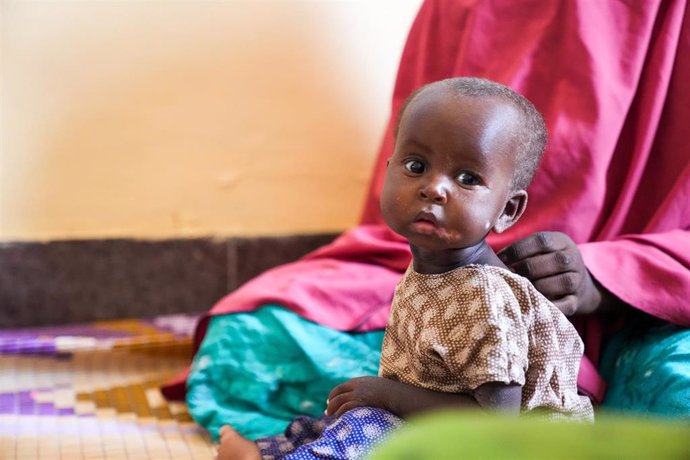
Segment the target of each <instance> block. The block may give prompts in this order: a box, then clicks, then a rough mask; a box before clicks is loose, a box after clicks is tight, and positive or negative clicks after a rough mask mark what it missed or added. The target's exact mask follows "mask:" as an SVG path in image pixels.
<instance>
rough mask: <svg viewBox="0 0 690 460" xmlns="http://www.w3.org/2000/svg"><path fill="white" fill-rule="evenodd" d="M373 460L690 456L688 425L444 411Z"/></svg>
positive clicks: (395, 437)
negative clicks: (582, 421) (518, 416)
mask: <svg viewBox="0 0 690 460" xmlns="http://www.w3.org/2000/svg"><path fill="white" fill-rule="evenodd" d="M368 458H369V460H445V459H448V460H451V459H491V460H547V459H548V460H612V459H639V460H643V459H644V460H647V459H655V460H662V459H663V460H672V459H678V460H687V459H688V458H690V428H689V427H688V425H687V424H682V423H678V422H675V423H670V422H662V421H658V420H644V419H636V418H627V417H625V418H624V417H615V418H611V417H604V416H602V417H599V418H598V419H597V421H596V422H595V423H576V422H559V423H554V422H552V421H549V420H546V419H543V418H536V417H530V416H525V417H520V418H517V417H506V416H503V417H501V416H500V415H496V414H493V415H488V414H479V413H468V412H442V413H437V414H431V415H427V416H425V417H420V418H418V419H415V420H411V421H410V422H409V423H406V424H405V425H404V426H403V427H402V428H401V429H400V430H398V431H396V432H394V433H393V434H392V435H391V436H390V438H388V439H387V440H386V441H384V442H383V443H382V444H381V445H380V446H378V447H376V448H374V450H373V452H372V453H371V455H370V456H369V457H368Z"/></svg>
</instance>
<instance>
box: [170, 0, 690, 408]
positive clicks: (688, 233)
mask: <svg viewBox="0 0 690 460" xmlns="http://www.w3.org/2000/svg"><path fill="white" fill-rule="evenodd" d="M689 16H690V11H688V6H687V1H686V0H674V1H661V0H647V1H645V2H637V1H632V0H631V1H623V0H618V1H616V0H602V1H590V0H572V1H563V2H556V1H553V2H544V1H542V0H522V1H520V2H515V1H513V0H496V1H492V2H486V1H479V0H464V1H461V0H428V1H425V2H424V4H423V5H422V7H421V9H420V11H419V13H418V16H417V18H416V20H415V22H414V24H413V26H412V29H411V31H410V34H409V37H408V41H407V44H406V46H405V49H404V51H403V55H402V59H401V63H400V69H399V72H398V77H397V81H396V85H395V90H394V95H393V103H392V113H393V116H392V117H391V119H390V122H389V125H388V128H387V132H386V135H385V137H384V142H383V144H382V146H381V150H380V152H379V156H378V159H377V162H376V165H375V168H374V174H373V177H372V180H371V186H370V190H369V194H368V197H367V200H366V202H365V209H364V214H363V218H362V225H360V226H358V227H356V228H355V229H353V230H352V231H350V232H347V233H345V234H344V235H343V236H341V237H340V238H339V239H338V240H336V241H335V242H334V243H333V244H331V245H329V246H326V247H324V248H321V249H319V250H318V251H316V252H314V253H312V254H310V255H309V256H307V257H305V258H304V259H302V260H300V261H298V262H295V263H293V264H288V265H284V266H282V267H278V268H276V269H274V270H270V271H268V272H266V273H265V274H263V275H261V276H259V277H257V278H256V279H254V280H253V281H251V282H249V283H247V284H246V285H244V286H242V287H241V288H240V289H238V290H237V291H235V292H233V293H231V294H230V295H228V296H227V297H225V298H224V299H222V300H221V301H220V302H219V303H218V304H217V305H216V306H215V307H213V309H212V310H211V312H210V314H211V315H217V314H225V313H230V312H238V311H250V310H252V309H255V308H257V307H259V306H261V305H263V304H266V303H279V304H282V305H285V306H287V307H288V308H291V309H293V310H294V311H296V312H298V313H299V314H300V315H302V316H304V317H305V318H308V319H310V320H313V321H316V322H318V323H321V324H324V325H327V326H330V327H333V328H335V329H339V330H356V331H364V330H371V329H375V328H382V327H384V325H385V321H386V317H387V314H388V306H389V302H390V299H391V297H392V293H393V289H394V286H395V284H396V283H397V281H398V280H399V278H400V276H401V274H402V271H403V270H404V268H405V267H406V265H407V263H408V262H409V249H408V248H407V245H406V244H405V242H404V241H402V240H401V239H400V238H399V237H397V236H396V235H394V234H393V233H392V232H390V231H388V230H387V229H386V228H385V227H383V226H382V225H383V222H382V220H381V216H380V213H379V207H378V197H379V194H380V191H381V186H382V180H383V171H384V169H385V162H386V160H387V158H388V157H389V156H390V155H391V152H392V148H393V136H392V131H393V127H394V125H395V121H396V114H397V112H398V110H399V108H400V106H401V104H402V102H403V101H404V100H405V98H406V97H407V96H408V95H409V94H410V93H411V92H412V91H414V90H415V89H416V88H418V87H420V86H421V85H423V84H425V83H428V82H431V81H434V80H439V79H442V78H447V77H450V76H458V75H471V76H481V77H485V78H489V79H492V80H496V81H499V82H501V83H504V84H506V85H508V86H510V87H512V88H514V89H516V90H517V91H519V92H521V93H522V94H524V95H525V96H526V97H527V98H529V99H530V100H531V101H532V102H533V103H534V104H535V105H536V106H537V108H539V109H540V111H541V112H542V113H543V114H544V117H545V119H546V121H547V125H548V128H549V131H550V141H549V145H548V147H547V151H546V153H545V155H544V159H543V161H542V164H541V166H540V169H539V171H538V173H537V175H536V177H535V179H534V182H533V183H532V185H531V186H530V188H529V204H528V207H527V211H526V213H525V215H524V216H523V218H522V219H521V220H520V222H519V223H518V224H517V225H516V226H515V227H514V228H512V229H510V230H509V231H508V232H506V233H504V234H501V235H491V236H490V239H489V241H490V243H491V244H492V246H493V247H494V248H496V249H500V248H502V247H504V246H506V245H508V244H510V243H511V242H513V241H515V240H516V239H519V238H522V237H525V236H527V235H529V234H531V233H533V232H537V231H543V230H549V231H562V232H565V233H567V234H568V235H570V236H571V237H572V238H573V240H575V241H576V242H577V243H578V244H579V246H580V249H581V251H582V254H583V257H584V260H585V263H586V265H587V267H588V269H589V270H590V272H591V273H592V275H593V276H594V277H595V278H596V279H597V280H598V281H599V282H600V283H601V284H602V285H603V286H605V287H606V288H607V289H609V290H610V291H611V292H612V293H614V294H615V295H616V296H618V297H619V298H621V299H623V300H624V301H626V302H627V303H628V304H630V305H632V306H633V307H635V308H638V309H640V310H642V311H645V312H647V313H649V314H651V315H653V316H656V317H659V318H661V319H664V320H667V321H670V322H673V323H676V324H680V325H686V326H688V325H690V301H689V300H688V299H690V146H689V145H688V143H687V141H686V140H685V136H684V134H685V135H687V131H690V125H688V123H689V120H690V89H688V86H687V82H688V81H690V19H689ZM576 323H577V325H578V326H579V330H580V331H581V333H582V335H583V338H584V340H585V346H586V351H585V353H586V355H587V357H588V358H589V359H585V360H583V363H582V366H581V370H580V376H579V377H580V378H579V380H578V383H579V385H580V387H581V389H582V390H583V391H585V392H586V393H589V394H590V395H592V396H593V397H594V399H595V400H600V399H601V397H602V395H603V391H604V384H603V382H602V381H601V379H600V378H599V376H598V374H597V372H596V367H595V365H596V364H597V362H598V355H599V349H600V345H601V341H602V334H603V329H602V328H601V327H600V323H599V319H598V318H597V317H596V316H592V317H590V318H578V320H577V321H576ZM206 324H207V319H205V320H202V322H201V323H200V326H199V328H198V331H197V343H198V342H199V341H200V340H201V338H202V337H203V334H204V332H205V327H206ZM178 389H179V387H178ZM168 390H170V388H169V389H168ZM166 394H167V395H169V396H173V395H174V394H175V393H174V392H172V391H168V392H167V393H166ZM177 395H178V396H179V393H178V394H177Z"/></svg>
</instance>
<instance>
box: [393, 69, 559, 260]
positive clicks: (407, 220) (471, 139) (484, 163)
mask: <svg viewBox="0 0 690 460" xmlns="http://www.w3.org/2000/svg"><path fill="white" fill-rule="evenodd" d="M395 136H396V139H395V150H394V153H393V157H392V158H391V159H390V160H389V167H388V170H387V172H386V180H385V182H384V187H383V191H382V195H381V211H382V214H383V217H384V219H385V220H386V222H387V223H388V225H389V226H390V227H391V228H392V229H393V230H394V231H396V232H397V233H399V234H401V235H403V236H405V237H406V238H408V240H410V243H411V244H413V245H419V246H424V245H426V246H428V247H429V248H434V247H435V248H439V249H442V248H456V247H469V246H472V245H474V244H476V243H477V242H479V241H481V240H482V239H483V238H484V237H485V236H486V235H487V233H488V232H489V231H491V230H494V231H496V232H502V231H504V230H506V229H507V228H509V227H510V226H512V225H513V224H514V223H515V222H517V220H518V219H519V218H520V216H521V215H522V213H523V211H524V209H525V206H526V203H527V192H526V191H525V189H526V188H527V186H528V185H529V183H530V181H531V180H532V177H533V176H534V173H535V171H536V168H537V166H538V164H539V160H540V158H541V155H542V153H543V151H544V147H545V144H546V137H547V135H546V128H545V125H544V120H543V119H542V117H541V115H540V114H539V112H538V111H537V110H536V109H535V108H534V106H533V105H532V104H531V103H530V102H529V101H528V100H527V99H525V98H524V97H523V96H521V95H520V94H518V93H516V92H515V91H513V90H511V89H510V88H507V87H505V86H503V85H500V84H498V83H495V82H492V81H489V80H484V79H480V78H450V79H447V80H441V81H438V82H435V83H431V84H429V85H426V86H424V87H422V88H421V89H419V90H418V91H416V92H415V93H414V94H412V95H411V96H410V97H409V98H408V100H407V101H406V102H405V104H404V105H403V107H402V109H401V111H400V116H399V120H398V125H397V127H396V130H395Z"/></svg>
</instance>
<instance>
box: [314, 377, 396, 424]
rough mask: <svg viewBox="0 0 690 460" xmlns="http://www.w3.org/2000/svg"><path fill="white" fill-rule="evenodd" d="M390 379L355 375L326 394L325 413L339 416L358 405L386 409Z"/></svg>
mask: <svg viewBox="0 0 690 460" xmlns="http://www.w3.org/2000/svg"><path fill="white" fill-rule="evenodd" d="M392 383H394V382H392V381H390V380H388V379H385V378H383V377H355V378H353V379H351V380H348V381H347V382H345V383H341V384H340V385H338V386H336V387H335V388H333V390H332V391H331V394H330V395H329V396H328V401H327V403H328V405H327V407H326V415H335V416H336V417H340V416H341V415H342V414H344V413H345V412H347V411H349V410H351V409H354V408H355V407H360V406H373V407H378V408H380V409H388V408H387V407H386V403H385V400H386V398H385V396H386V394H387V393H386V388H388V387H389V386H390V385H391V384H392Z"/></svg>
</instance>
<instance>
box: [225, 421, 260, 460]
mask: <svg viewBox="0 0 690 460" xmlns="http://www.w3.org/2000/svg"><path fill="white" fill-rule="evenodd" d="M216 458H217V459H218V460H261V452H259V448H258V447H256V444H254V442H253V441H250V440H249V439H247V438H245V437H244V436H242V435H241V434H239V433H238V432H237V431H235V430H233V429H232V428H230V427H229V426H228V425H224V426H223V427H222V428H221V429H220V445H219V446H218V455H217V457H216Z"/></svg>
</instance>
